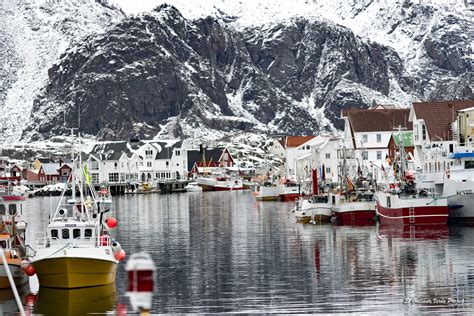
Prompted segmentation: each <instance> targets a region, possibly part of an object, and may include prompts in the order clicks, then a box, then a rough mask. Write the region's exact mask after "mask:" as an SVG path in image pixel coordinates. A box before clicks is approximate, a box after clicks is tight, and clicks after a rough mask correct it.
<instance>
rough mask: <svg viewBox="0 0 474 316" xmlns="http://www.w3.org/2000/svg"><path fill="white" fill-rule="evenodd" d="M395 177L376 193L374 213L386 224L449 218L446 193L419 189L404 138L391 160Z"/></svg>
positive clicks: (425, 221) (420, 222) (405, 223)
mask: <svg viewBox="0 0 474 316" xmlns="http://www.w3.org/2000/svg"><path fill="white" fill-rule="evenodd" d="M394 170H396V177H395V181H393V183H389V185H388V187H387V188H385V189H384V190H382V191H378V192H377V194H376V199H377V208H376V211H377V216H378V217H379V220H380V223H381V224H386V225H428V224H430V225H433V224H437V225H439V224H446V223H447V221H448V214H449V209H448V199H447V197H438V196H435V195H434V194H433V193H432V192H429V191H426V190H424V189H419V188H417V187H416V184H415V175H414V171H413V170H407V160H406V158H405V150H404V147H403V142H401V143H400V146H399V152H398V156H397V157H396V158H395V161H394Z"/></svg>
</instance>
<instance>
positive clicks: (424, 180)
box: [416, 146, 474, 223]
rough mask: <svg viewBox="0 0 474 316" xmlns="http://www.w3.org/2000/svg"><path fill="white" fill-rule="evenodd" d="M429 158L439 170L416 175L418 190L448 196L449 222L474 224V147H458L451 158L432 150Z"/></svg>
mask: <svg viewBox="0 0 474 316" xmlns="http://www.w3.org/2000/svg"><path fill="white" fill-rule="evenodd" d="M426 155H429V157H430V158H431V160H432V162H430V164H431V163H433V164H434V165H436V166H439V167H438V168H436V170H434V168H433V169H431V168H429V170H423V172H422V173H417V174H416V185H417V188H419V189H425V190H427V191H429V192H433V194H435V195H438V196H445V197H447V198H448V208H449V219H452V220H456V221H463V222H466V221H468V222H471V223H472V222H474V169H473V168H472V166H473V163H472V161H473V160H474V148H472V147H468V146H460V147H455V148H454V150H453V153H452V154H450V155H447V154H446V153H445V152H442V151H440V150H439V148H432V149H430V150H427V153H426Z"/></svg>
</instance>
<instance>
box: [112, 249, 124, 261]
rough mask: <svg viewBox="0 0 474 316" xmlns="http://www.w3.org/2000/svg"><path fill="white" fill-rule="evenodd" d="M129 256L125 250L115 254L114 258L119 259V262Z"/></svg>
mask: <svg viewBox="0 0 474 316" xmlns="http://www.w3.org/2000/svg"><path fill="white" fill-rule="evenodd" d="M126 255H127V253H126V252H125V250H123V249H122V250H120V251H119V252H116V253H114V257H115V259H117V260H118V261H122V260H123V259H125V256H126Z"/></svg>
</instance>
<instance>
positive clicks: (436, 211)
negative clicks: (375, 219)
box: [377, 203, 449, 225]
mask: <svg viewBox="0 0 474 316" xmlns="http://www.w3.org/2000/svg"><path fill="white" fill-rule="evenodd" d="M448 214H449V209H448V206H445V205H441V206H437V205H426V206H417V207H411V208H410V207H402V208H388V207H384V206H381V205H380V203H377V215H378V216H379V221H380V223H381V224H384V225H432V224H434V225H440V224H446V223H447V222H448Z"/></svg>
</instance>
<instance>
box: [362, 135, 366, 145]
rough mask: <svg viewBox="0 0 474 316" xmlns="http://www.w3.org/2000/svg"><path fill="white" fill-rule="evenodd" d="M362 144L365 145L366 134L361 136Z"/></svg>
mask: <svg viewBox="0 0 474 316" xmlns="http://www.w3.org/2000/svg"><path fill="white" fill-rule="evenodd" d="M362 142H363V143H367V134H362Z"/></svg>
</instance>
